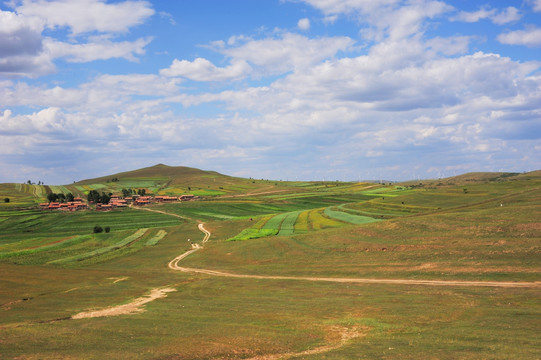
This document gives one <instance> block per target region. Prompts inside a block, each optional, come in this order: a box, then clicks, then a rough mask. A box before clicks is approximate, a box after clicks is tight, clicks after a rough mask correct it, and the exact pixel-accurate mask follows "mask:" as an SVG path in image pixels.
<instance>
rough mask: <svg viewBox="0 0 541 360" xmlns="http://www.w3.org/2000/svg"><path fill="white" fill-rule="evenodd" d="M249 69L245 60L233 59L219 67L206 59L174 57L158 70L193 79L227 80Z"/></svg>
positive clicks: (236, 78)
mask: <svg viewBox="0 0 541 360" xmlns="http://www.w3.org/2000/svg"><path fill="white" fill-rule="evenodd" d="M250 71H251V68H250V65H248V64H247V63H246V62H245V61H234V62H233V63H232V64H231V65H229V66H228V67H225V68H220V67H216V66H215V65H214V64H212V63H211V62H210V61H208V60H207V59H203V58H197V59H195V60H194V61H187V60H178V59H175V60H173V63H172V64H171V66H170V67H169V68H167V69H162V70H160V74H161V75H164V76H182V77H185V78H187V79H190V80H195V81H227V80H238V79H241V78H244V77H245V76H246V75H248V74H249V73H250Z"/></svg>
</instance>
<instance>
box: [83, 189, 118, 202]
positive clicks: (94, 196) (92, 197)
mask: <svg viewBox="0 0 541 360" xmlns="http://www.w3.org/2000/svg"><path fill="white" fill-rule="evenodd" d="M111 196H113V194H112V193H108V194H106V193H104V192H102V193H101V194H100V193H99V192H98V191H97V190H90V192H89V193H88V195H87V199H88V202H93V203H95V204H97V203H101V204H109V201H110V200H111Z"/></svg>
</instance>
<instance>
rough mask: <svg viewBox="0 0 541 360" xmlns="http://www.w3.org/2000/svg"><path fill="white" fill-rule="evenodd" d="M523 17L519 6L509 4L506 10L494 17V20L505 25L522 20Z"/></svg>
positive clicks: (495, 22)
mask: <svg viewBox="0 0 541 360" xmlns="http://www.w3.org/2000/svg"><path fill="white" fill-rule="evenodd" d="M521 17H522V15H521V14H520V13H519V11H518V9H517V8H515V7H513V6H509V7H508V8H506V9H505V10H502V11H501V12H500V13H498V14H496V15H494V16H493V17H492V22H493V23H494V24H498V25H503V24H507V23H510V22H513V21H517V20H520V18H521Z"/></svg>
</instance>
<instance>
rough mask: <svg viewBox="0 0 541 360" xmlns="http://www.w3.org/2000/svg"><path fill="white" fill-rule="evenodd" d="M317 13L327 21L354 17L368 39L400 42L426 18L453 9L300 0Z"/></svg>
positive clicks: (387, 1)
mask: <svg viewBox="0 0 541 360" xmlns="http://www.w3.org/2000/svg"><path fill="white" fill-rule="evenodd" d="M303 1H304V2H305V3H308V4H310V5H312V6H314V7H316V8H318V9H319V10H321V11H322V12H323V13H324V14H325V15H326V16H327V19H328V20H329V21H330V22H333V21H334V20H335V19H336V18H337V16H339V15H342V14H347V15H355V16H357V17H358V18H359V21H360V22H361V23H363V25H367V26H368V28H364V29H362V34H363V35H364V36H365V37H366V38H367V39H369V40H381V39H383V38H384V37H386V36H390V37H391V38H394V39H400V38H404V37H407V36H410V35H412V34H415V33H418V32H419V31H420V29H421V27H422V25H423V21H424V20H425V19H426V18H434V17H436V16H439V15H442V14H444V13H446V12H448V11H451V10H452V9H453V8H452V7H451V6H449V5H447V4H445V3H444V2H441V1H432V0H417V1H411V2H404V1H403V0H381V1H372V0H303Z"/></svg>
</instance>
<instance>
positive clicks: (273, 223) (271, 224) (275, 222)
mask: <svg viewBox="0 0 541 360" xmlns="http://www.w3.org/2000/svg"><path fill="white" fill-rule="evenodd" d="M286 216H287V213H283V214H278V215H275V216H273V217H271V218H270V219H269V220H268V221H267V222H266V223H265V225H263V227H262V229H275V230H278V231H279V230H280V225H281V224H282V221H284V219H285V217H286Z"/></svg>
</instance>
